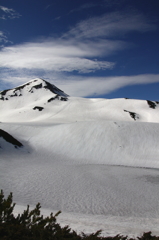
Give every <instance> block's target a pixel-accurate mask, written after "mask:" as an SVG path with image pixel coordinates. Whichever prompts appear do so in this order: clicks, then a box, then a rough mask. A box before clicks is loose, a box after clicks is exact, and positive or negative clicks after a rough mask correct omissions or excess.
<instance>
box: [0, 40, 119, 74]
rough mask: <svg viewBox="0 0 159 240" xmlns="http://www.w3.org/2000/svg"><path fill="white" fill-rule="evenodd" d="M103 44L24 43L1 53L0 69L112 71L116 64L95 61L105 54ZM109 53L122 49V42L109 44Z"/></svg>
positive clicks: (71, 41) (64, 41)
mask: <svg viewBox="0 0 159 240" xmlns="http://www.w3.org/2000/svg"><path fill="white" fill-rule="evenodd" d="M103 45H104V43H103V42H98V43H97V44H96V48H94V43H90V42H88V43H80V42H79V43H78V42H75V41H73V40H69V41H67V40H61V41H60V40H54V39H52V40H49V41H42V42H36V43H24V44H21V45H16V46H13V47H5V48H3V49H2V51H1V56H0V67H2V68H3V67H4V68H12V69H22V68H24V69H41V70H45V71H46V70H52V71H58V72H59V71H66V72H72V71H78V72H83V73H86V72H93V71H96V70H100V69H111V68H113V66H114V63H112V62H108V61H97V60H94V59H92V57H99V56H100V55H102V54H103V52H104V50H103ZM107 46H110V47H109V51H107V50H105V51H107V52H108V53H110V52H111V51H112V52H113V51H115V49H118V48H120V47H121V46H120V42H112V43H111V42H109V41H107V42H106V44H105V47H107Z"/></svg>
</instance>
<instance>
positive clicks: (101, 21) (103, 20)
mask: <svg viewBox="0 0 159 240" xmlns="http://www.w3.org/2000/svg"><path fill="white" fill-rule="evenodd" d="M155 29H156V26H155V25H154V24H152V23H149V21H148V20H147V19H146V18H145V17H144V16H143V15H142V14H139V13H134V12H129V13H128V12H122V13H121V12H112V13H109V14H105V15H103V16H101V17H93V18H89V19H87V20H84V21H81V22H80V23H78V24H77V25H76V26H75V27H74V28H72V29H71V30H70V31H69V32H68V33H66V34H64V37H68V36H74V37H75V38H99V37H114V36H117V37H118V38H119V37H121V36H123V34H126V33H129V32H132V31H138V32H147V31H152V30H155Z"/></svg>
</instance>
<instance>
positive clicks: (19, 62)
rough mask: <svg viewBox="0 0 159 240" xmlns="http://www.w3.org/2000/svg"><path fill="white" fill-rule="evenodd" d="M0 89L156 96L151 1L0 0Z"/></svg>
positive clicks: (158, 16)
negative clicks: (41, 84)
mask: <svg viewBox="0 0 159 240" xmlns="http://www.w3.org/2000/svg"><path fill="white" fill-rule="evenodd" d="M0 51H1V52H0V72H1V74H0V90H3V89H7V88H12V87H15V86H18V85H20V84H23V83H25V82H27V81H29V80H31V79H34V78H36V77H40V78H43V79H45V80H47V81H49V82H51V83H53V84H55V85H56V86H57V87H59V88H61V89H62V90H63V91H65V92H66V93H67V94H69V95H71V96H81V97H104V98H118V97H120V98H122V97H123V98H124V97H127V98H136V99H150V100H159V1H158V0H151V1H150V0H120V1H119V0H35V1H32V0H27V1H25V0H14V1H13V0H7V1H6V0H1V1H0Z"/></svg>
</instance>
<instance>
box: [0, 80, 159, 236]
mask: <svg viewBox="0 0 159 240" xmlns="http://www.w3.org/2000/svg"><path fill="white" fill-rule="evenodd" d="M0 129H1V130H0V183H1V188H2V189H4V190H5V191H6V193H9V192H13V193H14V200H15V202H17V203H18V204H19V205H26V204H31V205H33V204H36V203H37V202H41V204H42V207H44V208H45V209H51V211H52V210H61V211H62V212H63V214H64V215H62V217H61V222H62V223H64V224H65V223H66V224H70V226H72V227H74V229H77V230H79V231H86V232H89V231H94V230H98V229H100V228H101V227H102V228H105V230H106V231H105V232H104V234H105V235H109V234H117V233H121V234H129V235H130V234H138V233H142V232H143V231H149V230H151V231H154V233H155V234H158V233H159V231H158V228H157V227H158V224H159V218H158V216H159V206H158V199H159V191H158V184H159V177H158V176H159V170H158V169H159V150H158V149H159V103H158V102H155V101H150V100H133V99H86V98H76V97H71V96H69V95H67V94H66V93H64V92H63V91H62V90H60V89H58V88H57V87H56V86H54V85H52V84H50V83H48V82H47V81H45V80H43V79H34V80H32V81H29V82H27V83H26V84H24V85H21V86H18V87H16V88H14V89H9V90H4V91H2V92H0ZM19 209H20V207H19ZM77 217H78V220H79V222H77V219H76V218H77ZM65 219H67V221H65ZM101 219H102V220H101ZM145 219H147V220H145ZM150 222H151V225H150ZM150 226H151V229H150V228H149V227H150ZM106 228H107V229H106Z"/></svg>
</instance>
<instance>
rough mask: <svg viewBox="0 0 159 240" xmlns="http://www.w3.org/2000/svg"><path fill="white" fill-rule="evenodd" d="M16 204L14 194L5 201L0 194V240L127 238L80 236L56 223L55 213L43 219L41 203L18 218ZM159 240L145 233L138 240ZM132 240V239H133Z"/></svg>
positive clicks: (97, 234)
mask: <svg viewBox="0 0 159 240" xmlns="http://www.w3.org/2000/svg"><path fill="white" fill-rule="evenodd" d="M14 207H15V203H13V195H12V193H10V194H9V196H8V197H7V198H6V199H5V198H4V193H3V191H2V190H1V192H0V240H65V239H67V240H69V239H71V240H81V239H83V240H95V239H99V240H100V239H101V240H104V239H107V240H126V239H127V237H124V236H121V235H116V236H115V237H101V236H100V233H101V231H97V232H96V233H92V234H91V235H87V234H84V233H81V235H78V234H77V233H76V232H75V231H73V230H71V229H70V228H69V226H65V227H61V226H60V225H59V224H58V223H57V222H56V217H57V216H58V215H59V214H60V212H57V213H56V214H55V215H53V213H51V214H50V216H48V217H45V218H44V217H43V215H41V213H40V208H41V206H40V203H38V204H37V205H36V207H35V208H34V209H33V210H30V209H29V205H28V206H27V209H26V210H24V212H23V213H22V214H18V215H17V216H16V215H14V214H13V210H14ZM149 239H151V240H159V237H155V236H152V235H151V232H148V233H144V234H143V236H142V237H140V238H139V237H138V240H149ZM131 240H132V239H131Z"/></svg>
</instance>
